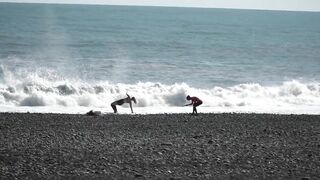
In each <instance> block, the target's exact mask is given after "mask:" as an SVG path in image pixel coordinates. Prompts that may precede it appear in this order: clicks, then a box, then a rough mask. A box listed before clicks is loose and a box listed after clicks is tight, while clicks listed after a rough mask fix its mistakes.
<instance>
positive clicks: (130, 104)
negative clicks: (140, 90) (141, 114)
mask: <svg viewBox="0 0 320 180" xmlns="http://www.w3.org/2000/svg"><path fill="white" fill-rule="evenodd" d="M129 105H130V109H131V113H133V110H132V103H131V100H130V101H129Z"/></svg>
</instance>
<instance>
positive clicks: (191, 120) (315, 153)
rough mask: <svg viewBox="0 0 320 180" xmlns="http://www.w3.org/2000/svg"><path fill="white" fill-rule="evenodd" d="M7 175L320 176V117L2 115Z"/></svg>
mask: <svg viewBox="0 0 320 180" xmlns="http://www.w3.org/2000/svg"><path fill="white" fill-rule="evenodd" d="M0 174H1V179H2V178H4V179H14V178H18V179H27V178H29V179H30V178H31V179H35V178H37V179H38V178H39V179H48V178H49V179H52V178H63V179H87V178H113V179H128V178H130V179H132V178H141V179H155V178H161V179H186V178H189V179H190V178H192V179H193V178H201V179H203V178H208V179H209V178H236V179H247V178H250V179H264V178H266V179H270V178H272V179H283V178H287V179H319V178H320V116H317V115H273V114H199V115H198V116H191V115H189V114H158V115H113V114H110V115H109V114H108V115H103V116H86V115H65V114H32V113H0Z"/></svg>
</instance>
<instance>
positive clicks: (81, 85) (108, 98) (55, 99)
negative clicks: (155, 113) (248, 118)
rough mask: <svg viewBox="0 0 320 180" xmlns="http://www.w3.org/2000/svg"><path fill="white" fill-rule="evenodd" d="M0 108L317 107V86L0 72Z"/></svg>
mask: <svg viewBox="0 0 320 180" xmlns="http://www.w3.org/2000/svg"><path fill="white" fill-rule="evenodd" d="M0 69H1V71H0V73H1V75H0V76H2V78H1V79H2V81H1V82H0V105H2V106H16V107H19V106H61V107H77V106H83V107H92V108H95V107H97V108H110V107H109V106H110V103H112V102H113V101H115V100H117V99H119V98H124V97H126V93H129V94H130V95H131V96H135V97H136V99H137V101H138V102H137V105H135V106H138V107H160V106H161V107H171V106H175V107H178V106H183V105H184V104H185V103H186V100H185V97H186V96H187V95H191V96H198V97H199V98H200V99H202V100H203V101H204V104H203V105H202V106H203V107H209V108H211V107H212V109H214V108H216V107H222V108H226V109H228V108H235V107H242V108H248V109H255V108H260V109H261V108H268V107H273V108H277V107H288V108H290V107H304V106H313V107H320V83H319V82H313V83H303V82H300V81H296V80H292V81H286V82H283V83H282V84H281V85H278V86H262V85H260V84H257V83H251V84H239V85H235V86H232V87H226V88H223V87H213V88H211V89H197V88H193V87H191V86H189V85H188V84H186V83H176V84H172V85H165V84H161V83H153V82H139V83H136V84H122V83H110V82H108V81H101V82H95V83H93V82H92V83H88V82H83V81H81V80H68V79H63V78H52V77H50V78H47V77H46V76H44V77H42V76H40V75H39V74H37V73H34V74H30V75H28V76H26V77H15V76H14V75H13V74H12V73H11V72H10V71H7V70H6V69H4V68H0Z"/></svg>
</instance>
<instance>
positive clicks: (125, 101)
mask: <svg viewBox="0 0 320 180" xmlns="http://www.w3.org/2000/svg"><path fill="white" fill-rule="evenodd" d="M127 96H128V97H126V98H123V99H119V100H117V101H115V102H113V103H111V107H112V109H113V111H114V113H117V112H118V111H117V107H116V105H120V106H121V105H123V104H124V103H129V105H130V109H131V113H133V110H132V103H131V101H133V102H134V103H135V104H137V101H136V98H135V97H130V96H129V95H128V94H127Z"/></svg>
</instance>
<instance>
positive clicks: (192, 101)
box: [184, 101, 193, 106]
mask: <svg viewBox="0 0 320 180" xmlns="http://www.w3.org/2000/svg"><path fill="white" fill-rule="evenodd" d="M192 104H193V101H191V103H190V104H185V105H184V106H190V105H192Z"/></svg>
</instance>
